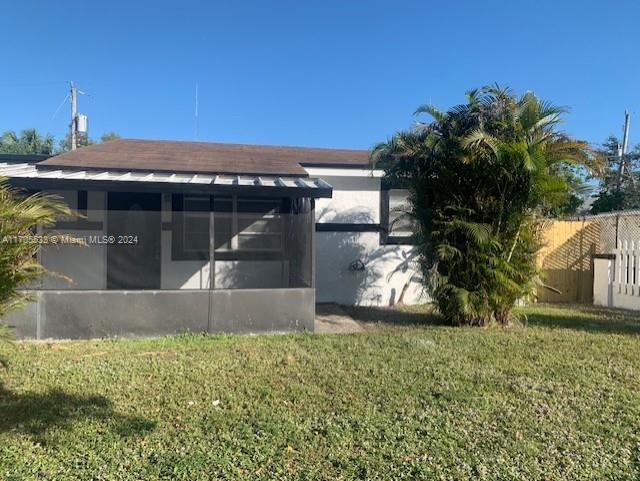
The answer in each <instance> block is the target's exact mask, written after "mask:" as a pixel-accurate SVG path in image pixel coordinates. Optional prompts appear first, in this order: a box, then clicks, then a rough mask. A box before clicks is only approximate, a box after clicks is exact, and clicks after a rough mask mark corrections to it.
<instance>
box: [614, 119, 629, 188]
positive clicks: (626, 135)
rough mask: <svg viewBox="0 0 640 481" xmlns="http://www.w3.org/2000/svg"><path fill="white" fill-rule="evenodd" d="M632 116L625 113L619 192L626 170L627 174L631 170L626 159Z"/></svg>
mask: <svg viewBox="0 0 640 481" xmlns="http://www.w3.org/2000/svg"><path fill="white" fill-rule="evenodd" d="M630 116H631V115H630V114H629V112H628V111H627V110H625V111H624V129H623V131H622V145H620V146H618V160H619V161H620V165H619V167H618V182H617V190H620V185H621V183H622V174H623V172H624V170H625V169H627V173H630V172H629V169H628V167H627V165H626V164H627V162H626V160H625V157H626V155H627V147H628V145H629V121H630Z"/></svg>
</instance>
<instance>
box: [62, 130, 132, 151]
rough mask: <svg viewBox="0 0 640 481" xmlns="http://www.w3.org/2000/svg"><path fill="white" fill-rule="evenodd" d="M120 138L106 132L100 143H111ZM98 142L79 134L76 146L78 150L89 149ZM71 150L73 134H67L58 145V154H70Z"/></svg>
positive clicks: (113, 133)
mask: <svg viewBox="0 0 640 481" xmlns="http://www.w3.org/2000/svg"><path fill="white" fill-rule="evenodd" d="M119 138H120V136H119V135H118V134H116V133H115V132H106V133H104V134H102V136H101V137H100V142H109V141H110V140H116V139H119ZM95 143H96V141H95V140H93V139H92V138H90V137H89V135H87V134H82V133H78V134H77V138H76V144H77V146H78V148H82V147H87V146H89V145H93V144H95ZM70 150H71V134H67V135H66V136H65V138H64V139H62V140H61V141H60V143H59V144H58V152H57V153H62V152H68V151H70Z"/></svg>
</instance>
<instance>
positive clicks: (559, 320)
mask: <svg viewBox="0 0 640 481" xmlns="http://www.w3.org/2000/svg"><path fill="white" fill-rule="evenodd" d="M524 312H525V313H526V315H527V324H528V325H529V326H542V327H552V328H563V329H575V330H579V331H589V332H600V333H609V334H640V313H639V312H635V311H627V310H624V309H614V308H610V307H598V306H591V305H585V304H536V305H534V306H531V307H529V308H526V309H524Z"/></svg>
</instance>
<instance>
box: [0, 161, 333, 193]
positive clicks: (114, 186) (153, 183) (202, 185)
mask: <svg viewBox="0 0 640 481" xmlns="http://www.w3.org/2000/svg"><path fill="white" fill-rule="evenodd" d="M0 177H5V178H8V179H9V182H10V183H11V184H12V185H15V186H18V187H24V188H30V189H74V190H75V189H98V190H103V189H104V190H121V191H122V190H125V191H126V190H131V189H136V190H141V191H157V192H176V191H179V192H183V191H198V192H209V193H211V192H227V193H228V192H242V194H243V195H268V196H279V197H280V196H282V197H316V198H319V197H331V193H332V187H331V185H329V184H328V183H327V182H325V181H324V180H322V179H320V178H310V177H278V176H254V175H214V174H190V173H183V172H180V173H177V172H176V173H171V172H154V171H134V170H131V171H114V170H97V169H96V170H94V169H90V170H82V169H74V168H64V169H55V168H47V169H43V168H38V167H37V164H36V163H15V162H0Z"/></svg>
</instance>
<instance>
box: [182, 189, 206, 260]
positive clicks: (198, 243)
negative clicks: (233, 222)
mask: <svg viewBox="0 0 640 481" xmlns="http://www.w3.org/2000/svg"><path fill="white" fill-rule="evenodd" d="M209 205H210V200H209V196H187V195H185V196H184V210H183V213H182V215H183V222H184V226H183V229H182V236H183V237H182V246H183V249H184V251H185V252H187V253H194V254H197V255H198V256H199V257H203V258H207V257H208V256H209V210H210V209H209Z"/></svg>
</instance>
